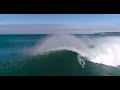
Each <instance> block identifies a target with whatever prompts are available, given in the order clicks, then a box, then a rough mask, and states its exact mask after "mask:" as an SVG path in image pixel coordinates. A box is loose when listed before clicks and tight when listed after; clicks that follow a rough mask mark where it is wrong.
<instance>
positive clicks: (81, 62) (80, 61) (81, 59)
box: [78, 54, 85, 68]
mask: <svg viewBox="0 0 120 90" xmlns="http://www.w3.org/2000/svg"><path fill="white" fill-rule="evenodd" d="M78 61H79V63H80V65H81V67H82V68H84V65H85V61H84V59H83V58H82V57H81V56H80V55H79V54H78Z"/></svg>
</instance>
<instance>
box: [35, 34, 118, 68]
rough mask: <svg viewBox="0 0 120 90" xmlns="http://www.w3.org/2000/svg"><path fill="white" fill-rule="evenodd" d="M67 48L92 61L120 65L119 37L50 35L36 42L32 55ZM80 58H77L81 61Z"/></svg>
mask: <svg viewBox="0 0 120 90" xmlns="http://www.w3.org/2000/svg"><path fill="white" fill-rule="evenodd" d="M59 50H69V51H73V52H75V53H77V54H78V56H82V57H86V58H87V60H89V61H92V62H94V63H99V64H104V65H108V66H114V67H117V66H119V65H120V55H119V54H120V37H119V36H106V37H97V36H95V37H90V36H82V37H76V36H75V35H67V34H64V35H63V34H62V35H50V36H48V37H47V38H45V39H44V40H43V42H42V43H38V44H37V46H36V48H35V50H34V55H36V54H47V53H50V52H52V51H59ZM81 60H82V58H78V61H79V62H81Z"/></svg>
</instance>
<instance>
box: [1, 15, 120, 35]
mask: <svg viewBox="0 0 120 90" xmlns="http://www.w3.org/2000/svg"><path fill="white" fill-rule="evenodd" d="M11 24H13V26H11ZM14 24H23V25H24V24H34V26H33V27H32V25H30V26H22V25H20V26H16V25H14ZM39 24H52V26H49V25H46V26H45V25H44V27H43V26H41V25H40V26H39ZM56 24H58V25H56ZM59 24H64V26H61V25H59ZM1 25H7V26H1ZM35 25H36V26H35ZM65 25H66V26H65ZM76 25H77V26H76ZM53 29H54V30H53ZM119 29H120V14H0V34H1V33H47V32H51V31H50V30H52V32H57V31H58V32H59V31H60V30H61V31H60V32H62V33H64V32H69V31H70V32H75V33H77V32H80V33H81V32H84V31H85V32H93V31H104V30H108V31H109V30H110V31H113V30H117V31H120V30H119Z"/></svg>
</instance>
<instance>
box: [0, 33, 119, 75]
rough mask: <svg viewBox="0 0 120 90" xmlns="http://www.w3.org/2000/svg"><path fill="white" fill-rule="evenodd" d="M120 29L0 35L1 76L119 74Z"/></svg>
mask: <svg viewBox="0 0 120 90" xmlns="http://www.w3.org/2000/svg"><path fill="white" fill-rule="evenodd" d="M119 54H120V33H119V34H118V33H112V34H111V33H110V34H109V33H104V34H101V33H98V34H74V35H72V34H8V35H5V34H4V35H0V76H120V66H119V65H120V55H119Z"/></svg>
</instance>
